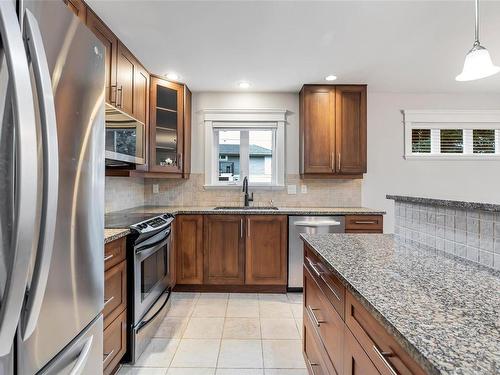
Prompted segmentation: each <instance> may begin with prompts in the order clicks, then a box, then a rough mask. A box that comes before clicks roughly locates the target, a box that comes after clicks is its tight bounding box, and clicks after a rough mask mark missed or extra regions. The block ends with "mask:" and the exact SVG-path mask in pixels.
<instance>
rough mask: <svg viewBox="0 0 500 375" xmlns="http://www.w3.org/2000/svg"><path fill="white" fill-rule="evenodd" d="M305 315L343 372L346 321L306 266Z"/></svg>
mask: <svg viewBox="0 0 500 375" xmlns="http://www.w3.org/2000/svg"><path fill="white" fill-rule="evenodd" d="M304 287H305V291H306V293H305V298H304V304H305V305H304V317H306V316H307V317H308V318H309V320H310V322H311V323H312V326H313V327H314V329H315V330H316V331H317V333H318V334H319V337H320V339H321V341H322V344H323V347H324V348H325V350H326V353H327V355H328V357H329V359H330V361H331V363H332V365H333V367H334V368H335V371H336V372H337V373H342V357H343V344H342V342H343V335H344V321H343V320H342V319H341V318H340V316H339V314H337V312H336V310H335V309H334V308H333V306H332V305H331V304H330V303H329V302H328V300H327V299H326V296H325V295H324V294H323V292H322V291H321V289H320V288H319V286H318V285H317V284H316V282H315V281H314V278H313V276H312V275H311V273H310V271H309V270H308V269H307V268H306V267H304Z"/></svg>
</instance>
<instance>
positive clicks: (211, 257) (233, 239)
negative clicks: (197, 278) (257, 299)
mask: <svg viewBox="0 0 500 375" xmlns="http://www.w3.org/2000/svg"><path fill="white" fill-rule="evenodd" d="M243 232H244V229H243V216H240V215H206V216H205V222H204V243H205V251H204V263H205V266H204V279H205V284H215V285H223V284H228V285H242V284H244V283H245V242H244V233H243Z"/></svg>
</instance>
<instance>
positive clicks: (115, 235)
mask: <svg viewBox="0 0 500 375" xmlns="http://www.w3.org/2000/svg"><path fill="white" fill-rule="evenodd" d="M129 233H130V229H128V228H122V229H120V228H113V229H111V228H106V229H104V244H105V245H106V244H108V243H110V242H113V241H116V240H118V239H120V238H122V237H125V236H127V235H128V234H129Z"/></svg>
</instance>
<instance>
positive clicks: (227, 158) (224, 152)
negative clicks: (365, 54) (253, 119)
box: [218, 130, 240, 182]
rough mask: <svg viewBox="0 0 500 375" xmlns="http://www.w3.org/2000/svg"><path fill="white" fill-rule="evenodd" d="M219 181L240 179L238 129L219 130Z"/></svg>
mask: <svg viewBox="0 0 500 375" xmlns="http://www.w3.org/2000/svg"><path fill="white" fill-rule="evenodd" d="M218 133H219V136H218V138H219V181H225V182H227V181H239V180H240V131H239V130H220V131H219V132H218Z"/></svg>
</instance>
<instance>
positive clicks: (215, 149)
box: [203, 109, 287, 189]
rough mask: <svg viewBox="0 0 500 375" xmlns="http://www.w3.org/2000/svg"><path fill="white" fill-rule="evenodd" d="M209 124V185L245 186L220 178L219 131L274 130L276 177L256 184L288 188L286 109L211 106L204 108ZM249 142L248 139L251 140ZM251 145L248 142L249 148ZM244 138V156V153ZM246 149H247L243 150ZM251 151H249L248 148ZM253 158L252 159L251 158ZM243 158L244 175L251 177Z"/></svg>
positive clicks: (255, 185) (209, 186)
mask: <svg viewBox="0 0 500 375" xmlns="http://www.w3.org/2000/svg"><path fill="white" fill-rule="evenodd" d="M203 112H204V126H205V185H204V186H205V187H206V188H236V187H238V188H241V186H242V183H243V181H242V178H241V177H240V181H227V182H226V181H219V145H218V137H217V136H216V135H217V133H216V131H218V130H240V131H241V130H273V131H274V132H273V155H272V180H271V182H270V183H252V182H251V181H250V182H249V186H252V187H254V188H255V187H256V188H267V189H269V188H284V187H285V156H286V155H285V125H286V113H287V111H286V110H282V109H244V110H239V109H208V110H204V111H203ZM247 143H248V142H247ZM248 146H249V145H246V147H247V148H248ZM243 147H245V145H243V144H242V143H241V141H240V156H241V155H242V154H243V152H244V150H243ZM242 151H243V152H242ZM247 153H249V150H247ZM248 161H249V159H248ZM247 164H248V163H246V161H244V162H243V160H242V159H240V176H248V173H249V166H248V165H247Z"/></svg>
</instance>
